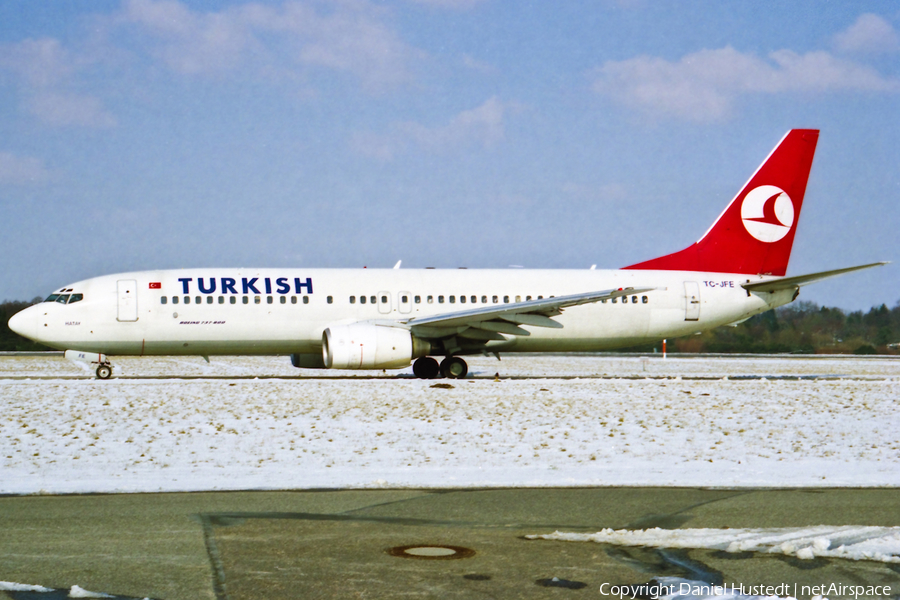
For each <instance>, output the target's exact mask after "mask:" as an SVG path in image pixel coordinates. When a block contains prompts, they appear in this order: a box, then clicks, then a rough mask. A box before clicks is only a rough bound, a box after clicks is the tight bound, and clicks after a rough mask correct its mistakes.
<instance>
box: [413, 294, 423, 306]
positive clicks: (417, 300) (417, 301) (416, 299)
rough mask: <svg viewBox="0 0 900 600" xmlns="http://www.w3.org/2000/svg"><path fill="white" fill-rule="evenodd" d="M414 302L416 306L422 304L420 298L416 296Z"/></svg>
mask: <svg viewBox="0 0 900 600" xmlns="http://www.w3.org/2000/svg"><path fill="white" fill-rule="evenodd" d="M414 301H415V303H416V304H422V296H416V297H415V300H414Z"/></svg>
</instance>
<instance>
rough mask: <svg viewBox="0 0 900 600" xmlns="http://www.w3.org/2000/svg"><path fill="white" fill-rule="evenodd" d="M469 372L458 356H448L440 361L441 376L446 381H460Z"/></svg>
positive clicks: (467, 366)
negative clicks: (446, 379)
mask: <svg viewBox="0 0 900 600" xmlns="http://www.w3.org/2000/svg"><path fill="white" fill-rule="evenodd" d="M468 372H469V365H467V364H466V361H464V360H463V359H461V358H460V357H458V356H448V357H447V358H445V359H444V360H442V361H441V375H443V376H444V377H446V378H448V379H462V378H463V377H465V376H466V373H468Z"/></svg>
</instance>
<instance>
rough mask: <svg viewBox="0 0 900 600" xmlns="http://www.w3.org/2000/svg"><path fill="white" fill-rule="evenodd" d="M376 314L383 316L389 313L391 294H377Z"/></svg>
mask: <svg viewBox="0 0 900 600" xmlns="http://www.w3.org/2000/svg"><path fill="white" fill-rule="evenodd" d="M378 312H380V313H381V314H383V315H386V314H389V313H390V312H391V293H390V292H378Z"/></svg>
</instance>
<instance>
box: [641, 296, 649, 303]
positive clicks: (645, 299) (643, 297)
mask: <svg viewBox="0 0 900 600" xmlns="http://www.w3.org/2000/svg"><path fill="white" fill-rule="evenodd" d="M648 302H650V299H649V298H647V296H641V304H647V303H648Z"/></svg>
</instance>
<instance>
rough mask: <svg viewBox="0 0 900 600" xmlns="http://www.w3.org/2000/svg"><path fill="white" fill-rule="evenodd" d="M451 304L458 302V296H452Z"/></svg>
mask: <svg viewBox="0 0 900 600" xmlns="http://www.w3.org/2000/svg"><path fill="white" fill-rule="evenodd" d="M450 304H456V296H450Z"/></svg>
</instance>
